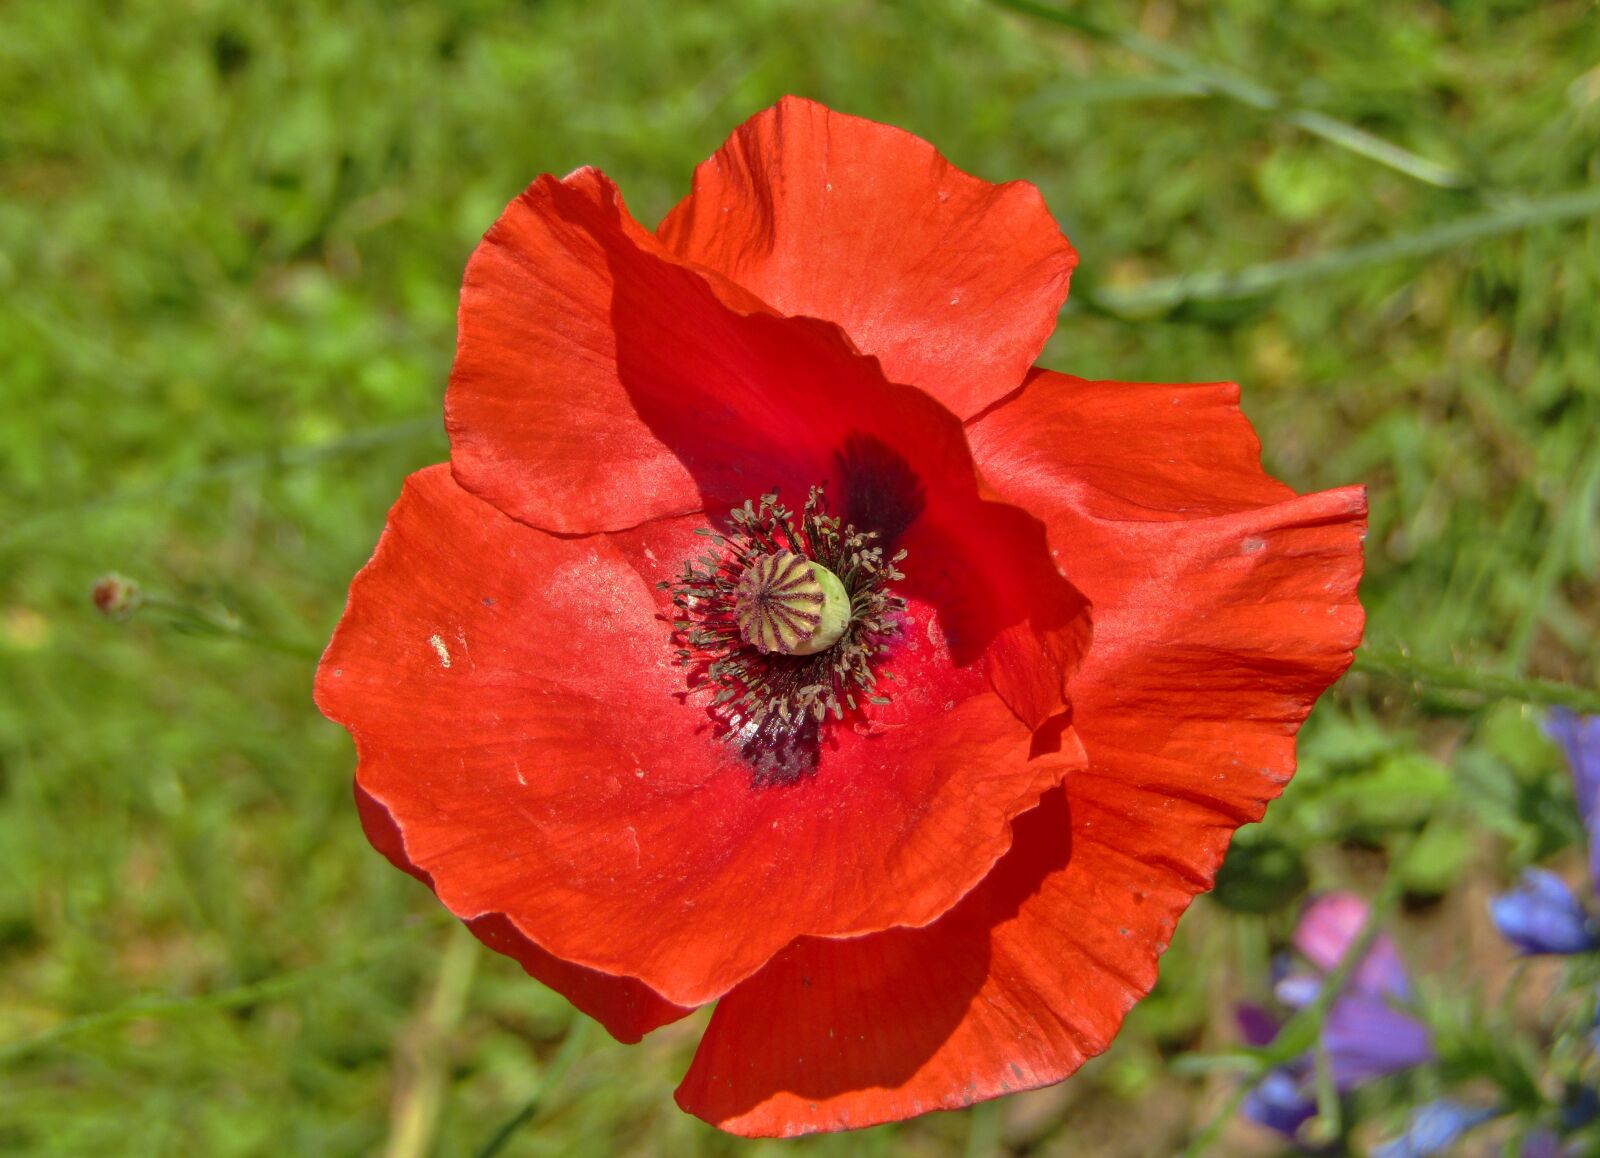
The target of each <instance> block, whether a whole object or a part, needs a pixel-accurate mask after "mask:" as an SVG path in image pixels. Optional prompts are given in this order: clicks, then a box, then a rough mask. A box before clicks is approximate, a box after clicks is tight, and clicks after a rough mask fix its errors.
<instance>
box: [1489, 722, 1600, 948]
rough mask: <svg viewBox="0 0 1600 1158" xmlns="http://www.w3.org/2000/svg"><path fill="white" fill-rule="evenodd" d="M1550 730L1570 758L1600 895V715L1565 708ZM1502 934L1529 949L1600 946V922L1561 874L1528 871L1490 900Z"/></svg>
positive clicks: (1491, 912) (1594, 885)
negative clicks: (1518, 883) (1568, 885)
mask: <svg viewBox="0 0 1600 1158" xmlns="http://www.w3.org/2000/svg"><path fill="white" fill-rule="evenodd" d="M1545 732H1546V734H1548V735H1549V736H1550V738H1551V739H1553V740H1554V741H1555V742H1556V743H1557V744H1559V745H1560V746H1561V750H1562V751H1563V752H1564V753H1565V755H1566V758H1567V767H1568V768H1569V769H1570V770H1571V772H1572V788H1573V794H1574V795H1575V796H1576V797H1577V800H1578V818H1579V819H1580V820H1582V821H1583V827H1584V831H1585V832H1587V833H1588V836H1589V879H1590V885H1591V887H1592V888H1593V889H1594V891H1595V892H1596V893H1600V716H1580V715H1578V714H1577V713H1575V712H1571V711H1568V710H1567V709H1566V708H1557V709H1555V710H1554V711H1553V712H1551V713H1550V718H1549V720H1548V721H1546V723H1545ZM1489 915H1490V917H1491V918H1492V919H1493V920H1494V924H1495V928H1497V929H1499V930H1500V935H1501V936H1503V937H1504V938H1505V939H1506V940H1508V941H1510V942H1511V943H1512V944H1513V945H1515V946H1516V947H1517V948H1518V949H1520V950H1521V951H1522V952H1524V953H1560V954H1571V953H1584V952H1588V951H1589V950H1592V949H1596V948H1600V925H1597V924H1596V922H1595V920H1594V918H1593V917H1592V916H1591V915H1590V913H1589V912H1588V910H1587V909H1585V907H1584V905H1583V902H1582V901H1580V900H1579V899H1578V898H1577V897H1576V896H1574V895H1573V893H1572V890H1571V889H1570V888H1568V887H1567V885H1566V884H1565V882H1563V881H1562V880H1561V878H1559V877H1557V876H1556V875H1555V874H1554V873H1550V872H1546V871H1545V870H1543V869H1527V870H1526V871H1524V872H1523V874H1522V883H1521V885H1519V886H1518V887H1517V888H1515V889H1513V890H1512V891H1510V892H1508V893H1501V894H1500V895H1499V896H1497V897H1495V898H1494V899H1493V900H1491V901H1490V902H1489Z"/></svg>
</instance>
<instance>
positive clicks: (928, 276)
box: [658, 97, 1077, 417]
mask: <svg viewBox="0 0 1600 1158" xmlns="http://www.w3.org/2000/svg"><path fill="white" fill-rule="evenodd" d="M658 233H659V236H660V237H661V240H662V241H663V242H664V243H665V244H666V246H667V248H668V249H669V250H671V251H672V252H673V253H674V254H676V255H678V256H679V257H681V258H683V259H685V260H688V261H692V262H695V263H697V264H699V265H701V266H705V267H707V268H710V269H713V270H716V271H718V272H719V273H722V274H724V275H725V276H726V277H727V278H728V279H729V280H730V281H733V282H736V283H738V284H739V285H741V286H743V287H744V288H745V289H748V290H750V291H751V292H753V293H754V294H755V295H756V296H758V297H760V298H761V299H762V300H764V301H766V302H767V303H769V304H770V305H772V306H773V307H775V308H776V309H778V310H781V311H782V312H783V313H786V314H791V315H804V316H808V317H817V318H826V319H828V320H829V321H832V322H837V323H838V324H839V325H840V326H842V327H843V328H844V330H845V332H846V333H848V334H849V335H850V337H851V339H852V340H853V341H854V342H855V344H856V346H857V347H859V348H860V349H861V350H862V351H864V352H865V353H868V354H872V355H874V356H876V357H877V358H878V359H879V360H880V361H881V362H882V363H883V367H884V371H885V373H886V374H887V375H888V377H889V378H890V380H892V381H895V382H910V383H913V384H915V385H917V386H919V387H921V388H922V389H924V390H926V391H928V392H929V393H930V394H932V395H933V396H934V397H935V398H937V399H938V400H939V401H940V402H941V403H943V404H944V405H945V406H946V407H948V408H949V409H950V410H952V411H954V412H955V413H956V414H957V415H959V416H961V417H969V416H971V415H973V414H976V413H977V412H978V411H980V410H982V409H983V408H984V407H985V406H988V405H989V404H990V403H992V402H994V401H996V400H997V399H999V398H1000V397H1002V396H1003V395H1005V394H1007V393H1009V392H1010V391H1012V390H1015V389H1016V387H1017V385H1018V384H1019V383H1020V382H1021V381H1022V378H1023V376H1024V375H1025V374H1026V373H1027V370H1028V367H1029V365H1030V364H1031V363H1032V361H1033V359H1034V358H1035V357H1036V356H1037V355H1038V353H1039V351H1040V350H1041V349H1043V348H1044V343H1045V340H1046V339H1047V338H1049V336H1050V332H1051V330H1052V329H1053V328H1054V327H1055V322H1056V315H1057V313H1058V312H1059V311H1060V309H1061V304H1062V302H1064V301H1065V300H1066V296H1067V282H1068V279H1069V277H1070V275H1071V273H1072V268H1073V266H1074V265H1075V264H1076V263H1077V254H1076V253H1075V252H1074V251H1073V249H1072V246H1071V245H1069V244H1068V243H1067V240H1066V238H1064V237H1063V236H1061V231H1060V229H1059V228H1058V227H1057V225H1056V223H1055V220H1054V218H1052V217H1051V215H1050V211H1049V209H1048V208H1047V207H1046V206H1045V203H1044V199H1043V198H1042V197H1041V196H1040V195H1039V191H1038V190H1037V189H1036V188H1034V187H1033V186H1032V185H1030V184H1028V183H1027V182H1024V181H1013V182H1010V183H1008V184H1004V185H992V184H990V183H989V182H987V181H981V180H979V179H978V178H976V177H972V176H970V175H968V174H966V173H963V172H962V171H961V170H959V169H957V168H956V167H955V166H953V165H951V164H950V163H949V162H948V161H946V160H945V159H944V158H943V157H942V156H940V155H939V153H938V152H937V151H936V150H935V149H934V147H933V146H932V145H930V144H928V143H927V142H926V141H924V140H922V139H921V138H919V137H915V136H912V135H911V134H910V133H907V132H905V131H904V130H902V129H897V128H892V127H890V126H888V125H881V124H877V123H876V122H873V121H868V120H862V119H860V118H858V117H851V116H845V115H844V114H842V113H836V112H833V111H832V110H830V109H827V108H825V107H823V106H822V105H819V104H816V103H814V102H812V101H808V100H802V99H800V98H798V97H785V98H784V99H783V100H782V101H780V102H779V103H778V104H777V105H775V106H774V107H772V108H770V109H767V110H766V111H764V112H761V113H758V114H757V115H756V116H754V117H752V118H751V119H750V120H748V121H746V122H745V123H744V124H743V125H742V126H740V127H739V128H738V129H736V130H734V133H733V135H732V136H731V137H729V138H728V141H727V143H726V144H725V145H723V147H722V148H721V149H720V150H718V151H717V153H716V154H715V155H714V156H712V157H711V159H710V160H708V161H706V162H705V163H704V164H702V165H701V166H700V167H699V168H698V169H697V170H696V171H695V178H694V192H693V193H691V194H690V195H689V196H688V197H687V198H685V199H684V200H683V201H682V202H680V203H679V205H678V206H677V207H676V208H675V209H674V210H673V211H672V212H671V213H670V214H669V215H668V216H667V218H666V220H665V221H663V222H662V224H661V228H660V230H659V231H658Z"/></svg>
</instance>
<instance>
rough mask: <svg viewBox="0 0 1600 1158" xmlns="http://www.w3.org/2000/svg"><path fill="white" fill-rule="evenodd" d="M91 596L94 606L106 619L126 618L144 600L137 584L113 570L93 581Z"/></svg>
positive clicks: (137, 608)
mask: <svg viewBox="0 0 1600 1158" xmlns="http://www.w3.org/2000/svg"><path fill="white" fill-rule="evenodd" d="M91 598H92V599H93V600H94V605H95V608H96V609H97V610H98V611H99V612H100V614H101V615H104V616H105V617H106V618H107V619H126V618H128V616H130V615H132V614H133V613H134V612H135V611H137V610H139V605H140V604H141V603H143V602H144V594H143V592H141V591H140V590H139V585H138V584H137V583H135V582H134V581H133V580H132V579H128V578H126V577H124V576H122V575H118V574H116V573H115V572H112V573H111V574H109V575H102V576H101V577H100V578H98V579H96V580H95V581H94V589H93V591H92V592H91Z"/></svg>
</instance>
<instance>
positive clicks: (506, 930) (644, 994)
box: [355, 784, 694, 1044]
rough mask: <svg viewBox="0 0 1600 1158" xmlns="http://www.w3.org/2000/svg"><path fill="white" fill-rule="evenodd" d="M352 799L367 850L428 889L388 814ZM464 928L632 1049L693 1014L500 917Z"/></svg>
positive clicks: (362, 797)
mask: <svg viewBox="0 0 1600 1158" xmlns="http://www.w3.org/2000/svg"><path fill="white" fill-rule="evenodd" d="M355 794H356V809H357V811H358V812H359V813H360V815H361V827H362V830H363V831H365V832H366V834H367V839H368V840H369V841H371V842H372V847H373V848H375V849H377V850H378V851H379V852H381V853H382V854H383V855H384V856H385V857H387V858H388V860H389V863H390V864H392V865H394V867H395V868H397V869H399V870H400V871H401V872H403V873H407V874H409V875H411V876H414V877H416V878H417V880H419V881H421V882H422V883H423V884H425V885H427V886H428V887H429V888H430V889H431V888H432V887H433V878H431V877H430V876H429V875H428V874H427V873H425V872H423V871H422V870H421V869H419V868H417V866H416V865H414V864H412V863H411V861H410V860H409V859H407V857H406V850H405V842H404V841H403V840H402V838H401V836H400V827H399V826H398V825H397V824H395V822H394V817H392V816H390V815H389V810H388V809H387V808H385V807H384V806H383V805H381V804H379V803H378V802H377V801H376V800H374V799H373V798H372V796H371V795H369V794H368V793H367V791H366V790H365V789H363V788H362V787H361V786H360V785H359V784H357V785H356V789H355ZM466 925H467V928H468V929H470V930H472V933H473V935H474V936H476V937H477V938H478V940H480V941H482V942H483V943H484V944H485V945H487V946H489V948H491V949H493V950H495V951H496V952H498V953H504V954H505V955H506V956H507V957H510V958H512V959H513V960H514V961H516V962H517V964H519V965H521V966H522V968H523V969H524V970H526V972H527V973H528V975H529V976H530V977H532V978H533V979H534V980H536V981H539V982H540V983H542V984H544V985H548V986H549V987H550V988H551V989H554V990H555V991H556V992H557V993H559V994H561V996H563V997H565V998H566V999H567V1000H568V1001H570V1002H572V1004H573V1005H575V1006H576V1007H577V1008H578V1009H579V1010H581V1011H582V1012H584V1013H587V1014H588V1015H589V1016H590V1017H592V1018H594V1019H595V1020H596V1021H598V1022H599V1023H600V1024H601V1025H603V1026H605V1028H606V1032H608V1033H610V1034H611V1036H612V1037H614V1038H616V1039H617V1040H618V1041H620V1042H625V1043H628V1044H632V1043H633V1042H636V1041H639V1040H640V1039H642V1038H643V1037H644V1035H645V1034H647V1033H649V1032H650V1031H651V1030H653V1029H659V1028H661V1027H662V1026H663V1025H669V1024H671V1023H672V1022H674V1021H677V1020H679V1019H680V1018H683V1017H687V1016H688V1015H689V1014H690V1013H693V1012H694V1011H693V1010H692V1009H686V1008H684V1007H683V1006H681V1005H673V1004H672V1003H671V1002H670V1001H664V1000H662V998H661V995H660V994H658V993H656V992H655V991H654V990H652V989H651V988H650V987H649V986H647V985H644V984H641V983H640V982H639V981H638V980H637V979H636V978H633V977H616V976H613V975H611V974H609V973H599V972H597V971H595V970H593V969H585V968H583V967H582V966H579V965H573V964H572V963H570V962H568V961H563V960H561V959H560V958H559V957H552V956H551V955H550V954H549V953H546V952H545V951H544V950H543V949H541V948H540V947H539V946H538V945H536V944H534V943H533V942H532V941H530V940H529V939H528V938H527V937H525V936H523V934H522V933H521V932H520V931H519V930H518V929H517V927H516V926H515V925H513V924H512V923H511V920H510V918H508V917H507V916H506V915H505V914H504V913H485V914H484V915H483V916H481V917H475V918H473V919H472V920H470V921H468V922H466Z"/></svg>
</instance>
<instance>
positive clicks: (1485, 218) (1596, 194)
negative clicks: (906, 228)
mask: <svg viewBox="0 0 1600 1158" xmlns="http://www.w3.org/2000/svg"><path fill="white" fill-rule="evenodd" d="M1596 215H1600V189H1579V190H1574V191H1569V192H1566V193H1557V194H1553V195H1551V196H1549V197H1540V198H1525V199H1519V200H1517V201H1515V202H1512V203H1510V204H1507V205H1504V206H1502V207H1500V208H1497V209H1492V210H1490V211H1488V212H1486V213H1478V214H1474V215H1472V216H1470V217H1462V218H1458V219H1457V220H1455V221H1451V222H1448V223H1446V224H1444V225H1440V226H1436V227H1434V228H1432V229H1422V230H1418V231H1417V232H1415V233H1404V234H1400V235H1399V236H1396V237H1389V238H1385V239H1384V240H1382V241H1374V242H1371V243H1369V244H1367V245H1354V246H1351V247H1349V248H1348V249H1333V250H1329V251H1327V252H1325V253H1319V254H1315V255H1313V256H1311V257H1294V258H1288V259H1286V260H1283V261H1267V262H1261V263H1260V264H1257V265H1250V266H1245V267H1244V268H1243V269H1237V270H1201V271H1199V272H1197V273H1192V274H1180V275H1178V276H1176V277H1166V278H1155V279H1153V280H1151V281H1147V282H1144V283H1142V284H1140V285H1135V286H1129V287H1127V288H1125V289H1118V288H1110V287H1108V288H1105V289H1101V290H1099V291H1098V292H1097V293H1096V294H1095V297H1094V305H1095V306H1096V307H1097V308H1099V309H1103V310H1106V311H1109V312H1110V313H1112V314H1125V315H1144V314H1152V313H1159V312H1162V311H1164V310H1170V309H1174V308H1176V307H1177V306H1180V305H1183V304H1184V303H1185V302H1223V301H1236V300H1239V299H1242V298H1251V297H1256V296H1258V295H1260V294H1264V293H1266V292H1268V291H1269V290H1276V289H1281V288H1283V287H1284V286H1288V285H1295V284H1297V283H1300V282H1308V281H1316V280H1318V279H1320V278H1325V277H1332V276H1334V275H1335V274H1341V273H1346V272H1349V271H1350V270H1355V269H1363V268H1365V267H1367V266H1372V265H1382V264H1385V263H1387V262H1391V261H1398V260H1401V259H1403V258H1409V257H1427V256H1431V255H1432V254H1435V253H1440V252H1443V251H1444V250H1448V249H1455V248H1457V247H1458V246H1462V245H1465V244H1467V243H1468V242H1469V241H1481V240H1483V239H1485V238H1490V237H1500V236H1504V235H1506V234H1509V233H1516V232H1519V231H1521V230H1524V229H1530V228H1533V227H1534V226H1540V225H1554V224H1557V223H1559V222H1563V221H1576V220H1582V219H1583V218H1587V217H1594V216H1596Z"/></svg>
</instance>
